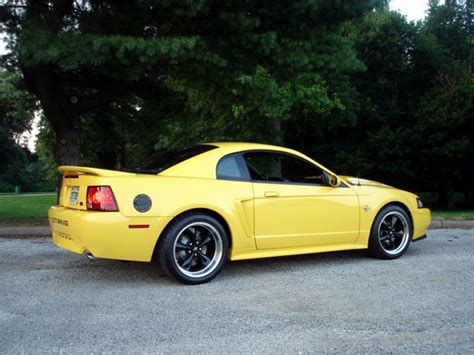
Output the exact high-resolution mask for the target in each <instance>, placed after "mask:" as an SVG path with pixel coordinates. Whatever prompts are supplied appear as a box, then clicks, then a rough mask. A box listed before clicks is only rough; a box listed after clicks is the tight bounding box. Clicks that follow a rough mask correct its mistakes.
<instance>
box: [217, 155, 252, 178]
mask: <svg viewBox="0 0 474 355" xmlns="http://www.w3.org/2000/svg"><path fill="white" fill-rule="evenodd" d="M238 159H239V158H238V156H237V154H231V155H227V156H225V157H223V158H222V159H221V160H219V163H217V178H218V179H228V180H244V179H246V178H247V177H246V174H245V173H244V171H243V169H242V166H241V165H240V164H239V160H238Z"/></svg>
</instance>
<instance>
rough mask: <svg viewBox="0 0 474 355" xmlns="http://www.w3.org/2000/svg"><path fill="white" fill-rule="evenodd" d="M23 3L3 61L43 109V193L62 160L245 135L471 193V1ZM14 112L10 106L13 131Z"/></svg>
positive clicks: (373, 172) (134, 154) (442, 191)
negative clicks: (401, 7)
mask: <svg viewBox="0 0 474 355" xmlns="http://www.w3.org/2000/svg"><path fill="white" fill-rule="evenodd" d="M14 3H15V4H16V3H17V2H14V1H9V2H8V4H10V5H11V4H14ZM22 5H24V6H14V7H5V8H2V9H1V10H0V21H3V23H4V29H5V31H6V32H7V34H8V38H9V42H10V46H11V48H12V55H10V57H9V58H7V60H6V61H5V63H6V66H7V67H9V68H10V69H12V68H21V70H22V73H23V77H24V81H25V82H26V84H27V85H28V89H29V91H30V92H32V93H33V94H34V95H35V97H36V98H37V99H38V100H39V101H40V104H41V108H42V110H43V114H44V120H43V122H42V129H41V134H40V137H39V141H38V147H37V150H38V155H39V165H38V166H39V168H38V169H39V170H38V171H41V174H42V176H43V177H44V178H45V179H46V181H48V182H49V183H50V184H51V183H53V182H54V180H55V168H56V164H57V163H61V164H65V163H67V164H78V163H80V162H81V161H82V163H83V164H87V165H92V166H100V167H107V168H119V167H122V166H124V165H127V164H128V163H129V162H131V161H135V160H141V159H143V158H145V157H146V156H148V155H150V154H151V153H153V152H154V151H156V150H159V149H166V148H170V147H174V146H178V145H187V144H192V143H196V142H203V141H219V140H243V141H257V142H267V143H279V142H282V141H283V142H284V144H285V145H287V146H290V147H293V148H296V149H299V150H302V151H304V152H305V153H307V154H308V155H311V156H313V157H314V158H316V159H317V160H319V161H321V162H323V163H324V164H326V165H328V166H331V167H332V168H333V169H334V170H335V171H338V172H341V173H345V174H349V175H358V174H360V175H364V176H366V177H368V178H373V179H380V180H383V181H386V182H387V183H390V184H393V185H396V186H400V187H406V188H410V189H431V190H437V191H438V192H439V196H444V195H449V193H451V192H452V190H453V189H455V188H456V189H464V190H465V191H466V193H467V194H469V193H470V191H472V188H471V187H470V186H468V185H467V184H464V181H470V180H472V178H474V173H473V171H472V168H471V167H470V166H471V165H472V164H470V162H472V161H473V159H472V158H473V156H472V146H474V144H473V141H472V139H473V138H472V137H473V136H474V134H473V133H472V123H471V121H472V117H473V113H472V92H473V88H472V65H473V59H474V55H473V44H474V39H473V38H474V37H473V29H472V23H473V21H472V13H473V11H472V10H473V5H472V2H471V1H461V0H459V1H446V2H442V3H441V2H439V1H430V8H429V13H428V16H427V18H426V19H425V20H424V21H423V22H418V23H413V22H408V21H407V20H406V18H404V17H403V16H401V15H400V14H398V13H396V12H392V11H389V10H388V8H387V1H385V0H364V1H357V2H351V1H326V0H298V1H292V2H274V1H264V0H258V1H252V2H242V1H237V0H225V1H208V0H200V1H182V0H167V1H159V2H158V1H152V0H146V1H137V2H129V1H125V0H120V1H103V0H101V1H72V0H62V1H59V0H55V1H53V0H50V1H47V0H45V1H29V2H26V1H25V2H24V3H22ZM16 75H18V74H16ZM1 86H3V87H8V85H6V84H2V85H0V88H1ZM6 91H7V92H10V93H11V94H9V95H23V94H24V93H21V92H17V91H15V90H13V91H12V90H10V91H8V90H6ZM19 101H21V100H19ZM4 106H5V105H4ZM21 109H22V106H18V107H17V108H15V107H14V106H8V107H7V108H6V109H5V112H6V113H7V114H6V116H5V115H4V116H5V117H10V118H9V120H10V121H8V122H10V123H8V126H7V127H10V128H8V129H7V131H9V132H10V131H14V125H12V122H17V123H18V122H19V123H21V122H23V121H22V120H21V119H20V118H18V117H26V116H25V115H24V114H21ZM15 112H17V113H15ZM18 112H20V113H18ZM15 115H16V116H15ZM11 117H17V118H15V119H13V118H11ZM30 117H31V116H30ZM26 122H29V121H26ZM15 149H16V148H15ZM15 149H13V151H15ZM415 152H416V153H417V154H415ZM12 154H13V155H15V154H17V156H19V155H21V154H23V153H19V152H18V151H17V150H16V153H12ZM18 154H19V155H18ZM13 155H12V156H13ZM15 159H17V160H18V161H20V160H21V159H22V158H21V159H20V158H15ZM27 160H28V159H27ZM440 162H443V166H442V167H440ZM29 163H30V161H29V160H28V164H29ZM22 164H23V165H25V164H27V163H22Z"/></svg>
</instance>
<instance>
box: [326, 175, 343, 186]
mask: <svg viewBox="0 0 474 355" xmlns="http://www.w3.org/2000/svg"><path fill="white" fill-rule="evenodd" d="M328 182H329V185H330V186H332V187H338V186H339V185H341V179H339V176H337V175H330V176H329V179H328Z"/></svg>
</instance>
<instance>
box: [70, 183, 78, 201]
mask: <svg viewBox="0 0 474 355" xmlns="http://www.w3.org/2000/svg"><path fill="white" fill-rule="evenodd" d="M78 195H79V187H73V188H71V194H70V195H69V204H70V205H77V196H78Z"/></svg>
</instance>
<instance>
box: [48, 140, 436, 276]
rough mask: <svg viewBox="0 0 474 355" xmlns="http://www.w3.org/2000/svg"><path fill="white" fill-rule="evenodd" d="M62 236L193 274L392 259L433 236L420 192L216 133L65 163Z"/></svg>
mask: <svg viewBox="0 0 474 355" xmlns="http://www.w3.org/2000/svg"><path fill="white" fill-rule="evenodd" d="M58 170H59V172H60V173H61V174H62V175H63V179H62V186H61V189H60V191H59V198H58V204H57V205H56V206H52V207H51V208H50V210H49V222H50V225H51V228H52V239H53V242H54V243H55V244H56V245H57V246H59V247H61V248H63V249H66V250H69V251H71V252H75V253H79V254H85V255H86V256H88V257H89V258H91V259H92V258H107V259H118V260H133V261H143V262H155V263H156V266H157V268H160V269H161V270H162V271H163V272H165V273H166V274H168V275H170V276H172V277H174V278H176V279H177V280H179V281H181V282H183V283H187V284H198V283H203V282H206V281H209V280H211V279H212V278H214V277H215V276H216V275H217V274H218V273H219V271H220V270H221V269H222V267H223V266H224V263H225V262H226V260H227V259H229V260H242V259H253V258H266V257H275V256H283V255H296V254H308V253H320V252H329V251H339V250H349V249H368V252H369V254H370V255H372V256H374V257H377V258H381V259H394V258H398V257H399V256H401V255H402V254H403V253H405V251H406V250H407V248H408V246H409V245H410V242H412V241H416V240H419V239H423V238H424V237H426V235H425V233H426V230H427V228H428V225H429V223H430V210H429V209H427V208H424V207H423V204H422V202H421V200H420V199H419V197H418V196H416V195H414V194H412V193H410V192H406V191H402V190H399V189H396V188H393V187H391V186H388V185H384V184H381V183H377V182H374V181H370V180H362V179H358V178H351V177H346V176H338V175H336V174H335V173H333V172H332V171H330V170H329V169H327V168H325V167H324V166H322V165H321V164H319V163H317V162H316V161H314V160H312V159H311V158H309V157H307V156H305V155H304V154H301V153H299V152H297V151H294V150H291V149H287V148H283V147H277V146H271V145H263V144H253V143H211V144H200V145H196V146H192V147H187V148H184V149H175V150H171V151H166V152H163V153H159V154H157V155H155V156H152V157H150V159H148V160H147V161H145V162H143V163H139V164H136V165H135V166H133V167H132V168H131V169H130V170H129V171H113V170H104V169H95V168H90V167H81V166H60V167H59V168H58Z"/></svg>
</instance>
